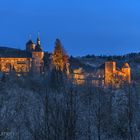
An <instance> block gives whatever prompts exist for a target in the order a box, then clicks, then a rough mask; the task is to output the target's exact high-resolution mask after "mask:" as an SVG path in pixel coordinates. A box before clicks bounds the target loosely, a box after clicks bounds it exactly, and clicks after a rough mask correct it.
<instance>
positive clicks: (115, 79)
mask: <svg viewBox="0 0 140 140" xmlns="http://www.w3.org/2000/svg"><path fill="white" fill-rule="evenodd" d="M104 77H105V85H106V86H109V85H114V86H115V85H116V86H119V85H120V84H124V83H130V82H131V68H130V66H129V64H128V63H125V64H123V65H122V66H121V67H117V66H116V62H115V61H108V62H105V71H104Z"/></svg>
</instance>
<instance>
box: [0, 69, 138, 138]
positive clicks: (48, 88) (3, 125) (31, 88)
mask: <svg viewBox="0 0 140 140" xmlns="http://www.w3.org/2000/svg"><path fill="white" fill-rule="evenodd" d="M139 92H140V85H139V84H131V85H124V86H123V87H120V88H119V89H113V87H109V88H108V89H106V88H103V87H100V88H97V87H94V86H93V85H91V84H90V83H87V84H85V85H81V86H78V85H74V84H73V83H72V81H70V80H68V79H67V78H66V76H65V75H63V74H62V73H61V72H56V71H53V72H49V73H48V74H47V75H45V76H35V75H34V76H33V75H32V76H30V75H29V76H26V77H24V76H21V77H16V76H15V74H14V73H11V74H10V75H9V76H5V77H3V78H2V79H1V81H0V140H139V138H140V133H139V132H140V119H139V118H140V94H139Z"/></svg>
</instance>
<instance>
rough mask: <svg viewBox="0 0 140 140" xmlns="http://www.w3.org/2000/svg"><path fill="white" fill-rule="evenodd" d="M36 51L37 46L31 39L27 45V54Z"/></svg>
mask: <svg viewBox="0 0 140 140" xmlns="http://www.w3.org/2000/svg"><path fill="white" fill-rule="evenodd" d="M34 50H35V44H34V43H33V41H32V40H31V39H30V40H29V41H28V42H27V43H26V51H27V52H32V51H34Z"/></svg>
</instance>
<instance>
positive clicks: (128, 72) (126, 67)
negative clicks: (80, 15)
mask: <svg viewBox="0 0 140 140" xmlns="http://www.w3.org/2000/svg"><path fill="white" fill-rule="evenodd" d="M122 72H123V73H125V74H126V82H128V83H130V82H131V68H130V66H129V64H128V63H125V64H124V66H123V67H122Z"/></svg>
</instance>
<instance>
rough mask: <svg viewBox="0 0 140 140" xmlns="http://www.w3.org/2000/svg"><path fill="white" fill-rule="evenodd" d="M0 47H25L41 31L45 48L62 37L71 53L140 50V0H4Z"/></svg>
mask: <svg viewBox="0 0 140 140" xmlns="http://www.w3.org/2000/svg"><path fill="white" fill-rule="evenodd" d="M0 5H1V9H0V16H1V22H0V31H1V32H0V36H1V39H0V46H6V47H12V48H20V49H24V48H25V44H26V42H27V41H28V40H29V35H30V34H31V35H32V40H34V42H35V40H36V37H37V33H38V32H40V38H41V44H42V46H43V48H44V50H45V51H48V52H52V51H53V48H54V42H55V39H56V38H59V39H60V40H61V42H62V44H63V47H64V48H65V50H66V51H67V53H68V54H69V55H72V56H85V55H88V54H91V55H92V54H95V55H123V54H128V53H132V52H134V53H137V52H139V51H140V39H139V37H140V25H139V23H140V19H139V14H140V10H139V9H140V2H139V1H137V0H135V1H133V2H132V1H131V0H124V1H121V0H118V1H111V0H108V1H103V0H100V1H97V0H95V1H92V0H89V1H84V0H81V1H80V0H77V1H74V0H71V1H68V2H65V1H64V0H60V1H59V2H58V1H56V0H52V1H51V2H46V1H45V0H41V1H39V0H34V1H33V0H31V1H27V0H24V1H22V2H21V1H20V2H19V1H18V0H13V1H9V0H5V1H1V2H0Z"/></svg>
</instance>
